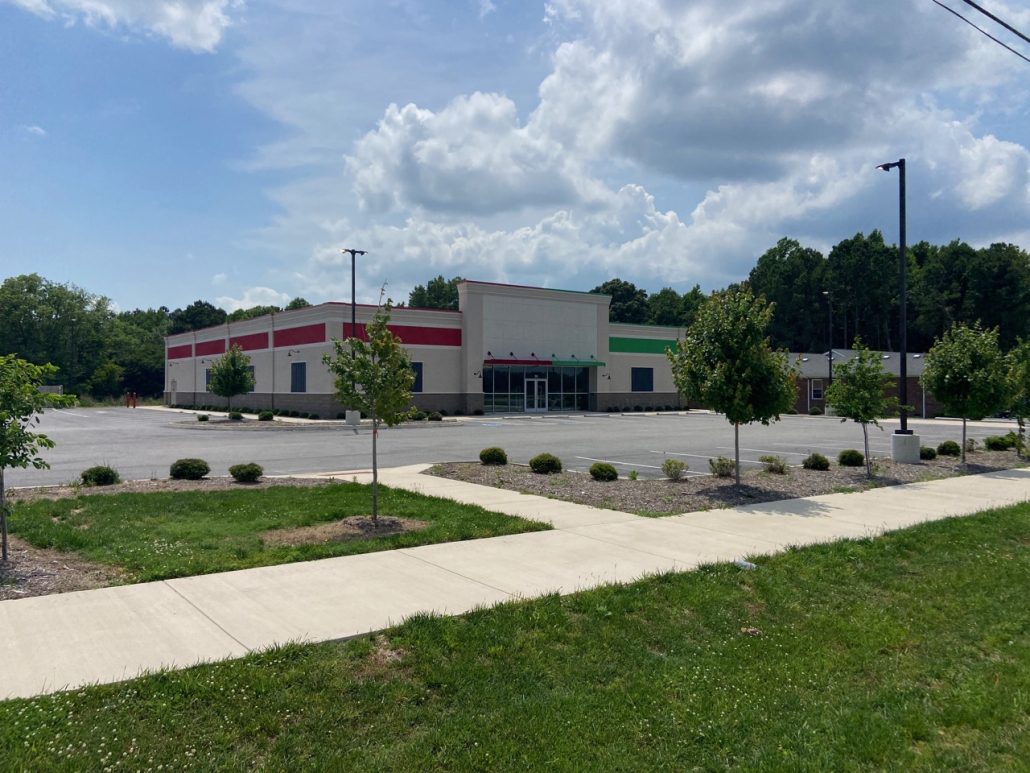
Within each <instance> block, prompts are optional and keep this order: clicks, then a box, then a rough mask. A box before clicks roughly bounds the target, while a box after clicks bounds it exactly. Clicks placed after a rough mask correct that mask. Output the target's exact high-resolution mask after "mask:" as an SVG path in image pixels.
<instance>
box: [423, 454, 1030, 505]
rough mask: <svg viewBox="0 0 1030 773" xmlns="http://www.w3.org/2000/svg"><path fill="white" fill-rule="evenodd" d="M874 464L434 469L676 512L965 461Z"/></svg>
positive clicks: (950, 469)
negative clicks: (600, 471) (782, 470)
mask: <svg viewBox="0 0 1030 773" xmlns="http://www.w3.org/2000/svg"><path fill="white" fill-rule="evenodd" d="M968 462H969V464H968V469H967V472H968V473H969V474H973V473H983V472H992V471H995V470H1007V469H1012V468H1014V467H1021V466H1025V465H1026V462H1022V461H1020V460H1019V459H1018V457H1017V456H1016V452H1015V451H977V452H976V453H973V454H970V455H969V459H968ZM874 465H875V467H874V471H875V476H874V477H873V479H872V480H871V481H870V480H869V479H868V478H866V471H865V467H840V466H839V465H837V464H836V462H831V464H830V469H829V470H827V471H826V472H817V471H815V470H806V469H803V468H801V467H791V468H789V469H788V472H787V474H785V475H776V474H772V473H768V472H765V471H764V470H754V469H752V470H745V471H743V472H742V475H741V485H740V486H736V485H735V484H734V481H733V478H716V477H713V476H710V475H705V476H700V475H684V477H683V478H682V479H681V480H678V481H671V480H629V479H628V478H623V477H620V478H619V479H618V480H617V481H611V482H601V481H596V480H594V479H593V478H591V477H590V476H589V475H587V474H585V473H579V472H562V473H559V474H557V475H537V474H536V473H534V472H533V471H532V470H530V469H529V467H526V466H523V465H517V464H509V465H506V466H503V467H495V466H487V465H483V464H479V463H477V462H454V463H449V464H439V465H436V466H434V467H432V468H430V469H429V470H427V471H426V473H427V474H430V475H437V476H439V477H443V478H451V479H452V480H461V481H466V482H468V483H478V484H480V485H484V486H494V487H496V488H503V489H507V490H510V491H518V492H521V493H523V494H538V495H540V496H545V497H551V498H553V499H563V500H566V501H569V502H576V503H578V504H583V505H590V506H592V507H602V508H606V509H610V510H619V511H622V512H626V513H637V514H639V515H671V514H676V513H689V512H696V511H698V510H712V509H715V508H721V507H738V506H741V505H749V504H755V503H756V502H771V501H774V500H777V499H794V498H797V497H809V496H816V495H819V494H832V493H836V492H842V491H860V490H862V489H866V488H873V487H877V486H894V485H898V484H902V483H915V482H918V481H924V480H934V479H936V478H946V477H951V476H954V475H960V474H962V473H961V470H960V465H959V461H958V459H956V458H950V457H938V458H937V459H934V460H932V461H924V462H920V463H919V464H895V463H894V462H892V461H891V460H890V459H889V458H886V459H876V460H875V462H874Z"/></svg>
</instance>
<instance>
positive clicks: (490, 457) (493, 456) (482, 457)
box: [479, 446, 508, 465]
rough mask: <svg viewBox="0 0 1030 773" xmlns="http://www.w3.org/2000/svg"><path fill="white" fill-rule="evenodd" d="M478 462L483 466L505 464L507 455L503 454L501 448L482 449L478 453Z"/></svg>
mask: <svg viewBox="0 0 1030 773" xmlns="http://www.w3.org/2000/svg"><path fill="white" fill-rule="evenodd" d="M479 461H481V462H482V463H483V464H498V465H500V464H507V463H508V455H507V454H506V453H504V449H503V448H497V446H491V447H490V448H484V449H483V450H482V451H480V452H479Z"/></svg>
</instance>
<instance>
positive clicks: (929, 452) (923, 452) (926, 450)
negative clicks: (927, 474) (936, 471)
mask: <svg viewBox="0 0 1030 773" xmlns="http://www.w3.org/2000/svg"><path fill="white" fill-rule="evenodd" d="M919 458H920V459H926V460H927V461H930V460H931V459H936V458H937V451H936V449H934V448H931V447H930V446H920V447H919Z"/></svg>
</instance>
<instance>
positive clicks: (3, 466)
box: [0, 354, 65, 563]
mask: <svg viewBox="0 0 1030 773" xmlns="http://www.w3.org/2000/svg"><path fill="white" fill-rule="evenodd" d="M56 373H57V368H56V367H54V366H53V365H33V364H32V363H31V362H26V361H25V360H22V359H19V358H18V357H16V356H14V355H13V354H8V355H2V356H0V562H4V563H6V561H7V554H8V546H7V492H6V489H5V487H4V471H5V470H7V468H8V467H21V468H24V467H34V468H35V469H37V470H43V469H47V468H48V467H50V465H49V464H47V463H46V462H45V461H44V460H43V459H40V458H39V452H40V451H41V450H42V449H44V448H53V447H54V441H52V440H51V439H50V438H48V437H47V436H46V435H44V434H42V433H39V432H33V431H32V428H34V427H35V426H36V425H37V424H39V415H38V414H40V413H42V412H43V410H44V409H45V408H47V407H49V406H52V405H61V404H63V403H64V402H65V398H64V397H62V396H61V395H55V394H48V393H44V392H40V391H39V388H40V386H42V384H43V383H44V382H45V381H46V379H48V378H53V376H54V375H55V374H56Z"/></svg>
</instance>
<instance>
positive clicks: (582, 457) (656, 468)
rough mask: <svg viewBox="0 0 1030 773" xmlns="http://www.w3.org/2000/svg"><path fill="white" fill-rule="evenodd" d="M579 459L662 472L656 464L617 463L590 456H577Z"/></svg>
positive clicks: (612, 460)
mask: <svg viewBox="0 0 1030 773" xmlns="http://www.w3.org/2000/svg"><path fill="white" fill-rule="evenodd" d="M576 458H577V459H583V460H584V461H587V462H604V463H605V464H619V465H622V466H623V467H646V468H647V469H649V470H660V469H662V468H661V467H659V466H657V465H654V464H636V463H634V462H617V461H615V460H614V459H594V458H593V457H590V456H577V457H576Z"/></svg>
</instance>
